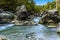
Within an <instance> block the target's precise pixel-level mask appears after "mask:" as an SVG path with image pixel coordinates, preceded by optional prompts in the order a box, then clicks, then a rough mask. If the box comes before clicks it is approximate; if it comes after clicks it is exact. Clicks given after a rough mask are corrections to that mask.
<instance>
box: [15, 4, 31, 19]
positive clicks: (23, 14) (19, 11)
mask: <svg viewBox="0 0 60 40" xmlns="http://www.w3.org/2000/svg"><path fill="white" fill-rule="evenodd" d="M15 14H16V15H17V16H18V17H17V19H18V20H28V19H30V14H31V13H29V12H27V10H26V7H25V5H22V6H18V7H17V8H16V13H15Z"/></svg>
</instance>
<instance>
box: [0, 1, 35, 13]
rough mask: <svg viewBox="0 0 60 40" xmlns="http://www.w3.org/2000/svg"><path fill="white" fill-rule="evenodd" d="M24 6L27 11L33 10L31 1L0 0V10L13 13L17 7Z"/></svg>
mask: <svg viewBox="0 0 60 40" xmlns="http://www.w3.org/2000/svg"><path fill="white" fill-rule="evenodd" d="M21 5H26V7H27V10H29V11H30V10H32V8H34V5H35V3H34V1H33V0H0V8H3V9H4V10H6V11H12V12H15V9H16V7H17V6H21Z"/></svg>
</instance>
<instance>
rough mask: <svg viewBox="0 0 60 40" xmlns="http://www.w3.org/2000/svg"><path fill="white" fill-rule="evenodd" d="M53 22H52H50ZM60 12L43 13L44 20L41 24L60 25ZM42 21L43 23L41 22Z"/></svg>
mask: <svg viewBox="0 0 60 40" xmlns="http://www.w3.org/2000/svg"><path fill="white" fill-rule="evenodd" d="M50 20H52V21H50ZM59 20H60V16H59V12H58V11H56V10H48V11H44V12H43V13H42V19H41V20H40V23H42V24H47V23H59V22H60V21H59ZM41 21H42V22H41Z"/></svg>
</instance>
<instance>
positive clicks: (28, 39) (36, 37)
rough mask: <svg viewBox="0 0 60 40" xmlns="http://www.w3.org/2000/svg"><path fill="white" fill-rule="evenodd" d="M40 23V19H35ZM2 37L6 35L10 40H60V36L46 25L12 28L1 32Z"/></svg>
mask: <svg viewBox="0 0 60 40" xmlns="http://www.w3.org/2000/svg"><path fill="white" fill-rule="evenodd" d="M34 20H35V21H37V22H36V23H38V21H39V18H35V19H34ZM0 35H5V36H6V37H7V38H8V39H10V40H60V35H59V34H57V33H56V32H55V31H52V30H50V28H48V27H46V26H45V25H42V24H38V25H34V26H11V27H9V26H8V28H7V29H5V30H0Z"/></svg>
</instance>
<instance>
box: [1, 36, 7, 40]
mask: <svg viewBox="0 0 60 40" xmlns="http://www.w3.org/2000/svg"><path fill="white" fill-rule="evenodd" d="M0 40H8V39H7V37H5V36H4V35H0Z"/></svg>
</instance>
